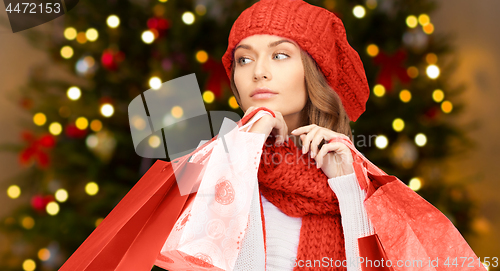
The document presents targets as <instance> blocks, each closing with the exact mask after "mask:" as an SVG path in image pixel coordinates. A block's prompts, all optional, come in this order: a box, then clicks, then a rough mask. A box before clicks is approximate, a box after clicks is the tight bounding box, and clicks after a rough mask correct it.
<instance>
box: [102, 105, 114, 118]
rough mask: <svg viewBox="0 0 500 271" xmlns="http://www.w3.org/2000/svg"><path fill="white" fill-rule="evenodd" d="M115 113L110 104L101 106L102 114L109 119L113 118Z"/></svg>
mask: <svg viewBox="0 0 500 271" xmlns="http://www.w3.org/2000/svg"><path fill="white" fill-rule="evenodd" d="M114 112H115V109H114V107H113V106H112V105H111V104H109V103H105V104H103V105H102V106H101V114H102V115H103V116H105V117H107V118H109V117H111V116H113V113H114Z"/></svg>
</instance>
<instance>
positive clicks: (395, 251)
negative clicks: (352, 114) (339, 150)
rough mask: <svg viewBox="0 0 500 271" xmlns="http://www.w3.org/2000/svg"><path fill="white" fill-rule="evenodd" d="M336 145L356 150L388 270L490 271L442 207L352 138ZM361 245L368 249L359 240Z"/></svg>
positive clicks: (355, 163) (367, 203)
mask: <svg viewBox="0 0 500 271" xmlns="http://www.w3.org/2000/svg"><path fill="white" fill-rule="evenodd" d="M334 141H336V142H343V143H344V144H346V145H347V146H348V147H349V148H350V149H351V153H352V155H353V159H354V161H353V166H354V171H355V174H356V177H357V179H358V182H359V185H360V187H361V188H362V189H364V190H366V191H367V195H366V199H365V201H364V206H365V209H366V212H367V214H368V217H369V219H370V221H371V222H372V225H373V227H374V229H375V235H376V237H377V238H371V240H372V241H374V240H380V247H381V250H380V251H379V252H380V253H379V255H383V254H384V253H385V255H386V257H387V259H386V261H385V263H386V265H387V266H388V265H391V266H392V268H393V269H394V270H486V268H485V267H484V266H483V265H482V264H481V263H480V262H479V260H478V258H477V256H476V255H475V253H474V251H472V249H471V248H470V246H469V245H468V243H467V242H466V241H465V239H464V238H463V237H462V235H461V234H460V232H459V231H458V230H457V229H456V228H455V226H454V225H453V223H452V222H451V221H450V220H449V219H448V218H447V217H446V216H445V215H444V214H443V213H441V212H440V211H439V210H438V209H437V208H436V207H434V206H433V205H432V204H430V203H429V202H428V201H427V200H425V199H424V198H422V197H421V196H420V195H418V194H417V193H416V192H415V191H413V190H411V189H410V188H409V187H408V186H407V185H406V184H404V183H403V182H402V181H400V180H399V179H398V178H397V177H395V176H389V175H387V174H386V173H385V172H384V171H382V170H381V169H380V168H378V167H376V166H375V165H374V164H373V163H371V162H370V161H369V160H368V159H366V158H365V157H364V156H363V154H361V153H360V152H359V151H358V150H356V148H355V147H354V145H353V143H352V142H351V141H350V140H347V139H344V138H334V139H332V140H331V141H330V142H334ZM358 244H359V245H360V246H361V245H362V243H360V242H359V239H358ZM464 259H466V261H465V260H464ZM387 260H389V262H387ZM471 262H473V263H474V264H472V265H471V264H470V263H471Z"/></svg>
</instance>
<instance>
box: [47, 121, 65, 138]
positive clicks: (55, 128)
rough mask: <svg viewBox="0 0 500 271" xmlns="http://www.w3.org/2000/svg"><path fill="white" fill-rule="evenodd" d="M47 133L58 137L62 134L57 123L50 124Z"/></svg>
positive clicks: (60, 127)
mask: <svg viewBox="0 0 500 271" xmlns="http://www.w3.org/2000/svg"><path fill="white" fill-rule="evenodd" d="M49 132H50V133H51V134H53V135H59V134H60V133H61V132H62V126H61V124H60V123H59V122H52V123H51V124H50V125H49Z"/></svg>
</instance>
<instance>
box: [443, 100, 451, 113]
mask: <svg viewBox="0 0 500 271" xmlns="http://www.w3.org/2000/svg"><path fill="white" fill-rule="evenodd" d="M441 110H443V112H444V113H446V114H448V113H450V112H451V111H452V110H453V104H452V103H451V102H450V101H444V102H443V103H442V104H441Z"/></svg>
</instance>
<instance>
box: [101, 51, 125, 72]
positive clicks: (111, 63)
mask: <svg viewBox="0 0 500 271" xmlns="http://www.w3.org/2000/svg"><path fill="white" fill-rule="evenodd" d="M124 59H125V54H124V53H123V52H121V51H118V52H117V51H115V50H113V49H106V50H104V51H103V52H102V56H101V63H102V65H103V66H104V68H106V69H108V70H111V71H114V70H116V69H118V64H120V63H121V62H122V61H123V60H124Z"/></svg>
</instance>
